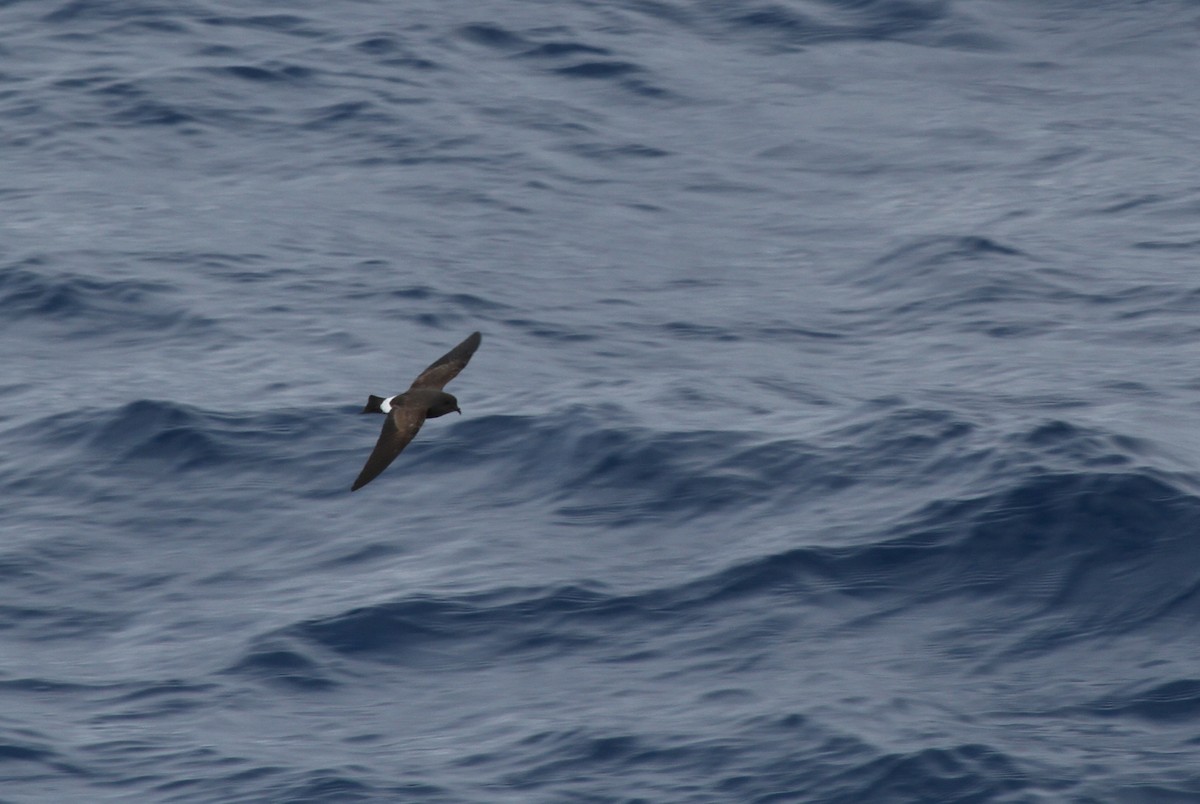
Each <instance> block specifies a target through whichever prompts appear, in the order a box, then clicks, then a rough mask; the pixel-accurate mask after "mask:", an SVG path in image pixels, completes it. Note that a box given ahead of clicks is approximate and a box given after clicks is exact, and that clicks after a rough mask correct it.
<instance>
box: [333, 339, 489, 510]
mask: <svg viewBox="0 0 1200 804" xmlns="http://www.w3.org/2000/svg"><path fill="white" fill-rule="evenodd" d="M482 338H483V336H482V335H480V334H479V333H478V332H472V333H471V334H470V336H468V337H467V339H466V340H465V341H463V342H462V343H460V344H459V345H458V346H455V347H454V348H453V349H451V350H450V351H449V352H447V353H446V354H444V355H442V356H441V357H439V358H438V359H437V360H435V361H434V362H433V364H432V365H431V366H430V367H429V368H427V369H425V370H424V371H422V372H421V376H419V377H417V378H416V379H415V380H413V384H412V386H410V387H409V389H408V390H407V391H405V392H404V393H402V394H396V395H395V396H389V397H387V398H386V399H385V398H384V397H382V396H375V395H374V394H371V395H370V396H368V397H367V406H366V407H365V408H363V409H362V412H363V413H386V414H387V420H386V421H384V423H383V432H382V433H380V434H379V441H377V442H376V443H375V449H374V450H373V451H372V452H371V457H370V458H367V465H366V466H364V467H363V470H362V471H361V472H359V474H358V480H355V481H354V485H353V486H351V487H350V490H351V491H358V490H359V489H361V488H362V487H363V486H365V485H367V484H368V483H370V482H371V481H372V480H374V479H375V478H376V476H378V475H379V473H380V472H382V471H383V470H384V469H387V468H388V464H390V463H391V462H392V461H394V460H395V459H396V456H397V455H399V454H400V450H402V449H404V448H405V447H407V446H408V442H409V441H412V440H413V436H415V435H416V434H417V431H418V430H420V429H421V425H422V424H424V423H425V420H426V419H436V418H437V417H438V416H445V415H446V414H447V413H454V412H458V413H462V411H461V410H459V409H458V400H457V399H455V398H454V397H453V396H451V395H450V394H448V393H446V392H445V391H443V390H442V389H443V388H444V387H446V383H448V382H450V381H451V380H453V379H454V378H455V377H457V376H458V372H460V371H462V370H463V367H464V366H466V365H467V362H468V361H469V360H470V359H471V355H473V354H475V350H476V349H478V348H479V341H480V340H482Z"/></svg>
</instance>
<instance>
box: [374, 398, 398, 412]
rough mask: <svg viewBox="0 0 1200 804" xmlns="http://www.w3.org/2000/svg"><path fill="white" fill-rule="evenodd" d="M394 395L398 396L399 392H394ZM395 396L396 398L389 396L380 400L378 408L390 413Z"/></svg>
mask: <svg viewBox="0 0 1200 804" xmlns="http://www.w3.org/2000/svg"><path fill="white" fill-rule="evenodd" d="M396 396H399V394H396ZM395 398H396V397H395V396H389V397H388V398H387V399H385V400H383V401H382V402H380V403H379V409H380V410H382V411H383V412H384V413H391V412H392V400H393V399H395Z"/></svg>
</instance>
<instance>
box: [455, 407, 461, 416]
mask: <svg viewBox="0 0 1200 804" xmlns="http://www.w3.org/2000/svg"><path fill="white" fill-rule="evenodd" d="M454 410H455V412H456V413H458V415H459V416H461V415H462V411H461V410H459V409H458V408H455V409H454Z"/></svg>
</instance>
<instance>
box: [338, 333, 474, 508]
mask: <svg viewBox="0 0 1200 804" xmlns="http://www.w3.org/2000/svg"><path fill="white" fill-rule="evenodd" d="M468 357H469V355H468ZM464 362H465V361H464ZM401 401H402V404H399V405H394V407H392V410H391V412H390V413H388V416H387V419H385V420H384V422H383V432H381V433H380V434H379V440H378V441H376V442H375V449H374V450H372V451H371V457H369V458H367V463H366V465H365V466H363V468H362V471H361V472H359V473H358V479H357V480H355V481H354V485H353V486H351V487H350V490H351V491H358V490H359V489H361V488H362V487H363V486H365V485H367V484H368V483H370V482H371V481H372V480H374V479H375V478H376V477H378V476H379V473H380V472H382V471H383V470H384V469H387V468H388V464H390V463H391V462H392V461H394V460H396V456H397V455H399V454H400V451H401V450H403V449H404V448H405V447H407V446H408V442H409V441H412V440H413V437H414V436H416V434H417V431H418V430H420V429H421V425H422V424H424V423H425V414H426V413H428V411H429V409H428V408H426V407H425V406H424V405H412V404H404V403H403V400H401Z"/></svg>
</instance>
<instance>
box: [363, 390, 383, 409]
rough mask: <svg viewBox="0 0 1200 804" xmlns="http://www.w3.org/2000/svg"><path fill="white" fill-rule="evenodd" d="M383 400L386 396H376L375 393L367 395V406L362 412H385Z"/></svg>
mask: <svg viewBox="0 0 1200 804" xmlns="http://www.w3.org/2000/svg"><path fill="white" fill-rule="evenodd" d="M383 400H384V397H382V396H375V394H370V395H369V396H368V397H367V406H366V407H365V408H363V409H362V412H363V413H383Z"/></svg>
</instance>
